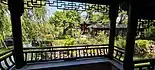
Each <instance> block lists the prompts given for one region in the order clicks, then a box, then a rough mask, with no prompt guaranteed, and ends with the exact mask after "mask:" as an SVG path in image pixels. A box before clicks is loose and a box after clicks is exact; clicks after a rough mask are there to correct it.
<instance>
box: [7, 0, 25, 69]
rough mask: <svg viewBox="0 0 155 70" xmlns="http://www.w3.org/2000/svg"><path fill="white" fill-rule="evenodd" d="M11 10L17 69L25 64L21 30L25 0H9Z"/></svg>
mask: <svg viewBox="0 0 155 70" xmlns="http://www.w3.org/2000/svg"><path fill="white" fill-rule="evenodd" d="M8 6H9V11H10V14H11V23H12V34H13V40H14V52H13V53H14V59H15V64H16V69H20V68H22V67H23V66H24V64H25V62H24V56H23V44H22V30H21V19H20V17H21V15H22V13H23V12H24V2H23V0H16V2H14V0H8Z"/></svg>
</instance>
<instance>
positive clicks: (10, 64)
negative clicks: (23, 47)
mask: <svg viewBox="0 0 155 70" xmlns="http://www.w3.org/2000/svg"><path fill="white" fill-rule="evenodd" d="M12 51H13V50H8V51H6V52H3V53H1V54H0V70H11V69H12V68H14V66H15V62H14V58H13V52H12Z"/></svg>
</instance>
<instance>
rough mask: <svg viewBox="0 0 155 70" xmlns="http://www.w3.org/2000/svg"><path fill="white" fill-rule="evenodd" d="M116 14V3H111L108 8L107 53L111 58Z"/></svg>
mask: <svg viewBox="0 0 155 70" xmlns="http://www.w3.org/2000/svg"><path fill="white" fill-rule="evenodd" d="M117 16H118V4H112V5H110V8H109V18H110V37H109V53H108V57H109V58H110V59H113V53H114V40H115V29H116V18H117Z"/></svg>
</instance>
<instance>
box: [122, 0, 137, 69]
mask: <svg viewBox="0 0 155 70" xmlns="http://www.w3.org/2000/svg"><path fill="white" fill-rule="evenodd" d="M136 7H137V6H136V1H134V0H132V1H131V3H130V5H129V11H128V12H129V19H128V27H127V29H128V30H127V39H126V48H125V57H124V64H123V67H124V70H134V62H133V54H134V46H135V38H136V34H137V25H138V15H137V8H136Z"/></svg>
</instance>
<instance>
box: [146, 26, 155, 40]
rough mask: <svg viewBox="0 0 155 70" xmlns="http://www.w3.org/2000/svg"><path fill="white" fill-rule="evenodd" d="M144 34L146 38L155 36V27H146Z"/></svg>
mask: <svg viewBox="0 0 155 70" xmlns="http://www.w3.org/2000/svg"><path fill="white" fill-rule="evenodd" d="M144 36H145V37H146V38H152V37H155V27H154V26H152V27H150V28H149V29H145V30H144Z"/></svg>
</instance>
